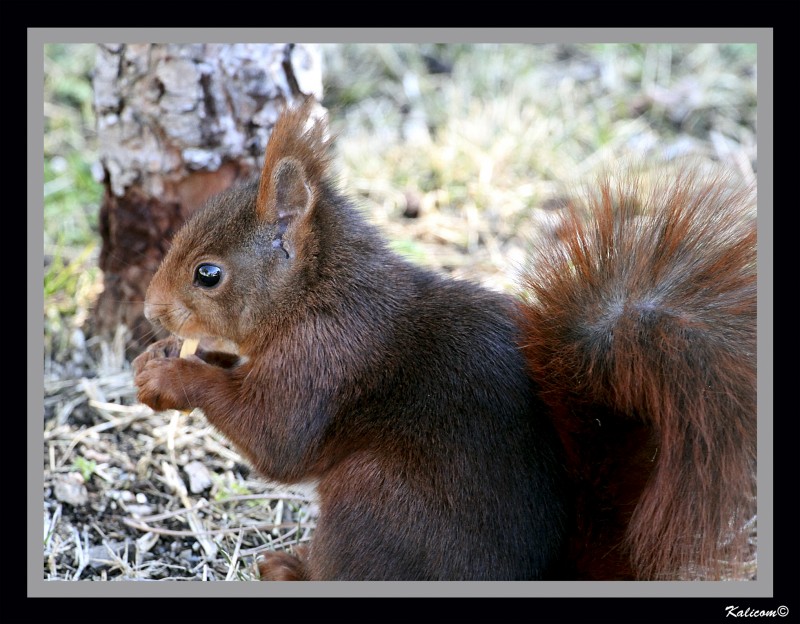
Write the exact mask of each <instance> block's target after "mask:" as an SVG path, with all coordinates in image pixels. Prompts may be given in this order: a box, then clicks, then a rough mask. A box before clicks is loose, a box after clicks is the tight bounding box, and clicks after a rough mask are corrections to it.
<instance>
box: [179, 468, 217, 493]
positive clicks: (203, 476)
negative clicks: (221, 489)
mask: <svg viewBox="0 0 800 624" xmlns="http://www.w3.org/2000/svg"><path fill="white" fill-rule="evenodd" d="M183 471H184V472H185V473H186V475H187V476H188V477H189V490H190V491H191V492H192V494H199V493H200V492H202V491H203V490H207V489H208V488H210V487H211V484H212V482H211V474H210V473H209V472H208V468H206V466H205V464H203V463H201V462H199V461H193V462H189V463H188V464H186V465H185V466H184V467H183Z"/></svg>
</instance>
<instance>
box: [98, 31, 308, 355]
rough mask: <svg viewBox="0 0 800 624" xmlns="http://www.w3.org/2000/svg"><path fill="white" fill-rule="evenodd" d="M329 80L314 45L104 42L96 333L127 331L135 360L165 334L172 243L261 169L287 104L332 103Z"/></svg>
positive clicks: (101, 55) (100, 84) (100, 86)
mask: <svg viewBox="0 0 800 624" xmlns="http://www.w3.org/2000/svg"><path fill="white" fill-rule="evenodd" d="M321 76H322V71H321V57H320V51H319V49H318V48H317V47H314V46H306V45H295V44H192V45H176V44H141V45H131V44H104V45H99V46H98V50H97V63H96V68H95V73H94V76H93V87H94V108H95V113H96V116H97V135H98V146H99V152H100V164H101V166H102V170H103V184H104V186H105V195H104V198H103V202H102V204H101V207H100V219H99V222H100V235H101V238H102V248H101V252H100V268H101V269H102V271H103V280H104V283H103V292H102V293H101V295H100V297H99V299H98V301H97V305H96V306H95V310H94V313H93V315H92V317H91V319H90V323H89V328H88V329H89V332H90V333H92V334H95V335H101V336H104V337H110V336H111V334H113V333H114V332H115V331H116V330H117V328H118V327H119V326H120V325H124V326H126V327H127V328H128V330H129V331H130V338H129V341H128V345H127V347H128V348H127V352H128V355H129V356H133V355H135V354H137V353H139V352H140V351H141V350H142V348H143V347H144V346H146V345H147V344H148V343H149V342H150V341H151V340H152V339H153V338H155V337H157V336H155V334H154V333H153V331H152V328H151V327H150V325H149V323H148V322H147V320H146V319H145V318H144V315H143V302H144V295H145V291H146V289H147V285H148V283H149V282H150V278H151V276H152V275H153V274H154V273H155V270H156V268H157V267H158V264H159V262H160V261H161V259H162V258H163V256H164V253H165V252H166V250H167V249H168V247H169V241H170V239H171V238H172V236H173V235H174V233H175V232H176V231H177V230H178V228H180V226H181V225H182V224H183V222H184V220H185V219H186V218H187V217H188V216H189V215H190V214H191V213H192V212H193V211H194V210H196V209H197V208H198V207H199V206H201V205H203V203H204V202H205V201H206V200H207V199H208V198H209V197H210V196H211V195H214V194H216V193H218V192H220V191H222V190H224V189H226V188H228V187H229V186H230V185H231V184H233V183H234V182H236V181H237V180H240V179H243V178H246V177H249V176H251V175H253V174H254V173H257V172H258V169H259V167H260V164H261V160H262V159H263V156H264V149H265V147H266V143H267V139H268V137H269V133H270V130H271V128H272V125H273V124H274V122H275V120H276V118H277V116H278V113H279V111H280V109H281V108H282V106H283V105H284V104H285V103H287V102H291V101H295V100H297V99H298V98H302V97H304V96H305V95H314V96H315V97H316V99H317V100H318V101H319V100H321V99H322V77H321Z"/></svg>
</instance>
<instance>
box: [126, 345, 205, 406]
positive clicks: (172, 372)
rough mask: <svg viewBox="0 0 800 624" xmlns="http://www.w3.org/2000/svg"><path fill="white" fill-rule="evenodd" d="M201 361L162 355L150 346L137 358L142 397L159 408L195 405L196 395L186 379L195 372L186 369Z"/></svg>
mask: <svg viewBox="0 0 800 624" xmlns="http://www.w3.org/2000/svg"><path fill="white" fill-rule="evenodd" d="M196 366H197V363H195V362H191V361H187V360H182V359H178V358H175V357H163V356H162V357H159V356H158V355H157V354H156V353H153V352H150V351H149V350H148V351H146V352H145V353H143V354H142V355H140V356H139V357H137V358H136V359H135V360H134V362H133V370H134V377H133V381H134V383H135V384H136V387H137V388H138V389H139V392H138V399H139V401H140V402H142V403H144V404H145V405H148V406H150V407H151V408H153V409H154V410H155V411H157V412H158V411H162V410H165V409H177V410H186V409H190V408H192V407H196V405H192V404H191V403H192V400H191V399H192V397H191V396H190V394H191V393H190V392H189V385H188V383H187V381H186V380H190V379H192V373H191V371H189V370H186V369H188V368H191V367H196Z"/></svg>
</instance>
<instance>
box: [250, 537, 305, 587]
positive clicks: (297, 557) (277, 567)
mask: <svg viewBox="0 0 800 624" xmlns="http://www.w3.org/2000/svg"><path fill="white" fill-rule="evenodd" d="M306 554H307V553H306V547H305V546H296V547H295V548H294V554H291V555H290V554H289V553H285V552H275V551H265V552H261V553H259V554H258V556H257V557H256V567H257V568H258V574H259V578H260V580H262V581H307V580H308V572H307V570H306V565H305V558H306Z"/></svg>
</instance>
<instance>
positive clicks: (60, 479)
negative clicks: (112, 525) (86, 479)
mask: <svg viewBox="0 0 800 624" xmlns="http://www.w3.org/2000/svg"><path fill="white" fill-rule="evenodd" d="M53 494H54V495H55V497H56V500H59V501H61V502H62V503H66V504H67V505H71V506H73V507H80V506H81V505H85V504H86V503H87V502H88V500H89V492H88V491H87V490H86V486H85V485H84V484H83V477H82V476H81V474H80V473H78V472H70V473H67V474H65V475H58V476H56V477H55V479H54V484H53Z"/></svg>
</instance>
